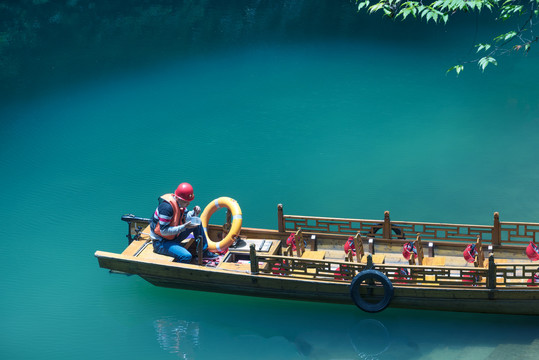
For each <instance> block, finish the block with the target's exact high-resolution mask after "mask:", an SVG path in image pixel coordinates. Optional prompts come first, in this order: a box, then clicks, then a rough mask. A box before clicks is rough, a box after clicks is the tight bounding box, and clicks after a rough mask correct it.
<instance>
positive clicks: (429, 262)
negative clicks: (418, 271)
mask: <svg viewBox="0 0 539 360" xmlns="http://www.w3.org/2000/svg"><path fill="white" fill-rule="evenodd" d="M423 265H425V266H445V256H437V257H426V258H423Z"/></svg>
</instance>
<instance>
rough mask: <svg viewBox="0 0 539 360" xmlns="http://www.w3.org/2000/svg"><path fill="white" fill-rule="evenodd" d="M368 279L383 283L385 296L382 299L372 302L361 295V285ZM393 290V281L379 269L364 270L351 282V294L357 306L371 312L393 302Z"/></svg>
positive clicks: (380, 309) (377, 310)
mask: <svg viewBox="0 0 539 360" xmlns="http://www.w3.org/2000/svg"><path fill="white" fill-rule="evenodd" d="M366 280H376V281H378V282H380V283H381V284H382V286H383V287H384V297H383V298H382V300H380V301H379V302H377V303H371V302H368V301H366V300H365V299H363V298H362V297H361V294H360V293H359V287H360V286H361V283H363V282H364V281H366ZM393 292H394V290H393V284H392V283H391V281H390V280H389V279H388V278H387V276H385V275H384V274H383V273H381V272H380V271H378V270H363V271H362V272H360V273H359V274H357V275H356V276H355V277H354V279H353V280H352V283H351V284H350V295H351V296H352V300H354V303H355V304H356V306H357V307H358V308H360V309H361V310H363V311H366V312H371V313H374V312H379V311H382V310H384V309H385V308H386V307H387V306H388V305H389V303H390V302H391V299H393Z"/></svg>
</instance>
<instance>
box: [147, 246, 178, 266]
mask: <svg viewBox="0 0 539 360" xmlns="http://www.w3.org/2000/svg"><path fill="white" fill-rule="evenodd" d="M138 257H139V258H144V259H148V260H163V261H170V262H172V261H174V258H173V257H172V256H167V255H161V254H157V253H154V252H153V245H152V244H149V245H148V246H146V248H145V249H144V250H143V251H142V252H141V253H140V254H139V255H138Z"/></svg>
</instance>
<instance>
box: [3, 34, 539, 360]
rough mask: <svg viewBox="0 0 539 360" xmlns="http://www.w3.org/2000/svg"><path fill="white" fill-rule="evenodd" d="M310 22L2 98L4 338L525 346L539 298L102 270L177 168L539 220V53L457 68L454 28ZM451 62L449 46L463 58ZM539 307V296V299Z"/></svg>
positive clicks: (391, 205)
mask: <svg viewBox="0 0 539 360" xmlns="http://www.w3.org/2000/svg"><path fill="white" fill-rule="evenodd" d="M436 31H439V32H440V33H439V34H438V35H439V36H445V37H444V38H443V39H445V40H446V41H447V42H446V43H445V44H439V43H438V41H434V40H433V39H431V36H432V37H434V35H436V34H434V35H432V34H431V35H422V36H419V39H417V38H416V39H413V38H409V39H407V40H403V39H402V38H401V39H399V41H394V42H392V41H389V40H387V38H385V41H383V42H382V41H377V40H376V39H369V38H368V37H362V36H358V38H356V39H353V38H350V37H346V38H344V37H343V38H331V39H328V38H327V37H316V36H311V37H309V38H303V39H297V40H295V39H294V40H290V41H286V42H284V41H282V42H280V41H274V42H265V43H263V44H257V45H254V44H250V45H249V46H243V47H238V48H234V49H230V50H228V51H227V50H225V49H222V48H220V49H216V50H215V51H209V52H206V53H201V54H199V55H196V56H195V55H194V56H189V57H185V56H181V57H167V58H163V59H162V60H161V61H155V62H152V63H151V64H147V65H145V66H139V67H133V68H130V69H129V70H125V71H116V72H115V73H114V74H110V73H109V74H104V75H102V76H99V77H96V78H95V79H93V80H88V79H87V80H85V81H79V82H74V83H72V84H69V85H65V84H63V85H62V86H57V87H56V88H55V90H54V91H53V90H51V91H48V92H47V93H41V94H39V95H36V96H33V97H31V98H20V99H18V100H17V101H13V102H11V103H10V104H9V105H8V104H3V105H2V107H1V108H0V119H2V129H1V130H0V149H1V155H2V156H1V158H0V169H1V172H2V177H1V180H0V184H1V187H0V197H1V199H2V206H1V207H0V216H2V218H4V219H5V220H6V226H5V227H4V229H5V230H4V231H5V236H4V246H3V250H2V251H1V252H0V260H1V269H2V274H3V277H4V281H3V286H2V296H1V298H0V305H1V306H0V309H1V318H2V325H1V326H2V337H1V346H0V355H2V358H6V359H34V358H39V359H72V358H88V359H90V358H91V359H94V358H103V359H113V358H118V357H122V358H131V359H143V358H146V359H147V358H152V359H177V358H180V359H209V358H215V357H218V358H224V359H238V358H254V357H256V358H261V359H274V358H285V359H302V358H308V359H358V358H359V359H376V358H379V359H439V358H444V359H468V358H469V359H472V358H473V359H487V358H492V359H498V358H500V359H502V358H503V359H510V358H514V359H517V358H518V359H522V358H532V357H533V354H536V353H537V351H538V350H539V331H538V330H539V326H537V319H536V318H535V317H525V316H498V315H474V314H460V313H441V312H430V311H429V312H421V311H408V310H398V309H391V308H389V309H387V310H386V311H384V312H382V313H380V314H375V315H373V314H367V313H363V312H361V311H359V310H358V309H356V308H354V307H351V306H337V305H327V304H313V303H305V302H291V301H284V300H268V299H257V298H250V297H238V296H232V295H220V294H212V293H198V292H190V291H181V290H170V289H161V288H157V287H154V286H152V285H150V284H149V283H147V282H145V281H143V280H142V279H140V278H137V277H127V276H121V275H111V274H109V273H108V272H107V271H106V270H103V269H100V268H99V267H98V264H97V260H96V259H95V258H94V257H93V253H94V252H95V251H96V250H105V251H115V252H118V251H121V250H122V249H123V248H124V247H125V245H126V239H125V237H124V235H125V232H126V225H125V224H124V223H122V222H121V221H120V216H121V215H122V214H124V213H134V214H136V215H138V216H144V217H149V216H150V215H151V213H152V212H153V210H154V208H155V205H156V198H157V196H158V195H161V194H162V193H165V192H170V191H171V190H173V189H174V187H175V186H176V185H177V183H178V182H180V181H189V182H191V183H192V184H193V185H194V187H195V193H196V200H195V203H196V204H199V205H201V206H205V205H206V204H207V203H208V202H209V201H211V200H212V199H214V198H216V197H218V196H230V197H233V198H235V199H236V200H237V201H238V202H239V204H240V206H241V207H242V210H243V214H244V225H245V226H248V227H265V228H276V226H277V224H276V222H277V221H276V214H277V210H276V207H277V204H278V203H282V204H284V209H285V213H286V214H301V215H313V216H336V217H356V218H374V219H381V218H383V212H384V211H385V210H389V211H391V218H392V219H394V220H415V221H443V222H456V223H478V224H490V223H491V222H492V214H493V212H494V211H499V212H500V216H501V219H502V221H503V220H507V221H509V220H515V221H534V222H539V207H538V206H537V204H538V203H539V194H538V192H537V183H538V180H539V165H538V164H537V161H536V154H537V145H536V141H537V133H538V130H539V101H538V100H537V99H539V91H538V90H537V85H536V83H537V81H536V79H537V78H538V76H539V68H538V67H537V66H536V64H537V57H536V56H534V55H533V54H532V55H530V56H529V57H528V58H510V59H509V58H508V59H506V60H505V63H504V64H502V65H501V66H502V67H501V68H500V69H494V70H493V71H491V72H488V73H486V74H481V73H480V72H479V71H477V72H474V71H472V70H471V69H470V71H468V72H467V73H464V75H461V76H460V77H459V78H455V77H454V76H446V75H445V73H444V70H445V68H447V67H448V66H445V63H446V61H448V59H449V61H452V59H453V56H454V53H455V52H458V49H459V48H458V45H457V44H458V41H457V39H452V38H450V37H449V35H443V34H445V30H444V31H442V30H439V29H438V30H436ZM449 65H452V64H451V63H450V64H449ZM538 306H539V305H538Z"/></svg>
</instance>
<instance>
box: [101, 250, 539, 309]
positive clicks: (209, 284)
mask: <svg viewBox="0 0 539 360" xmlns="http://www.w3.org/2000/svg"><path fill="white" fill-rule="evenodd" d="M96 256H97V258H98V260H99V265H100V266H101V267H103V268H107V269H111V270H115V271H121V272H125V273H129V274H136V275H139V276H141V277H142V278H144V279H146V280H147V281H149V282H151V283H152V284H155V285H158V286H164V287H171V288H179V289H190V290H198V291H211V292H222V293H230V294H241V295H250V296H262V297H274V298H283V299H296V300H308V301H320V302H330V303H345V304H352V303H353V302H352V300H351V298H350V293H349V284H348V283H345V282H342V283H341V282H331V281H314V280H312V279H298V278H291V277H277V276H268V275H252V274H250V272H248V271H227V270H220V269H218V268H208V267H199V266H197V265H190V264H178V263H170V262H166V261H160V260H153V261H149V260H141V259H137V258H134V257H132V256H126V255H120V254H112V253H106V252H100V251H98V252H96ZM390 306H391V307H400V308H412V309H426V310H444V311H466V312H478V313H479V312H483V313H501V314H527V315H539V291H534V290H528V289H522V290H510V289H494V290H488V289H477V288H470V289H458V288H451V289H450V288H438V287H410V286H396V287H395V292H394V297H393V300H392V302H391V304H390Z"/></svg>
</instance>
